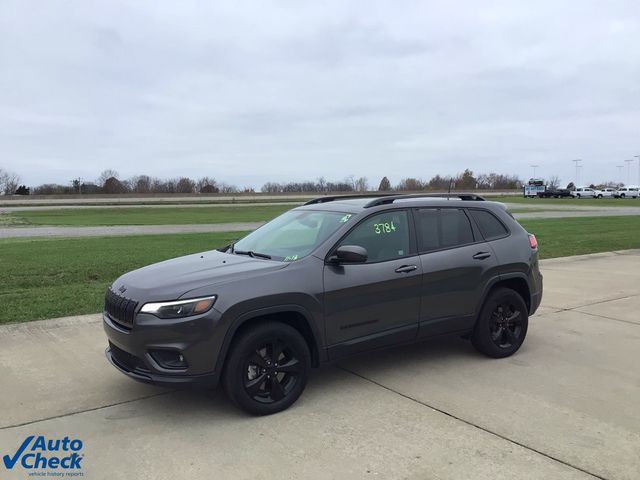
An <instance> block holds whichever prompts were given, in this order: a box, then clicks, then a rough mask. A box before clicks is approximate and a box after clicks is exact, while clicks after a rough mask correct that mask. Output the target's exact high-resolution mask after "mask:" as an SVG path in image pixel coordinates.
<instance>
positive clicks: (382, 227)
mask: <svg viewBox="0 0 640 480" xmlns="http://www.w3.org/2000/svg"><path fill="white" fill-rule="evenodd" d="M373 231H374V232H376V234H377V235H381V234H385V233H392V232H395V231H396V226H395V225H394V224H393V222H384V223H374V224H373Z"/></svg>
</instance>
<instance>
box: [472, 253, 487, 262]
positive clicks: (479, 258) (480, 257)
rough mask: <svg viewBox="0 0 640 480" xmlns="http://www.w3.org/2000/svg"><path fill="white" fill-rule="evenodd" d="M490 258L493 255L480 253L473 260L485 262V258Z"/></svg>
mask: <svg viewBox="0 0 640 480" xmlns="http://www.w3.org/2000/svg"><path fill="white" fill-rule="evenodd" d="M490 256H491V254H490V253H489V252H478V253H476V254H475V255H474V256H473V258H475V259H476V260H484V259H485V258H489V257H490Z"/></svg>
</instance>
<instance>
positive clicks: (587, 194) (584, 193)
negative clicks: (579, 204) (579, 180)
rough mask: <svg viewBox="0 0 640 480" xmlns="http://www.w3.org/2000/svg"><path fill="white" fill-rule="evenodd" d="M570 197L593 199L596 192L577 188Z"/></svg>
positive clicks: (589, 188)
mask: <svg viewBox="0 0 640 480" xmlns="http://www.w3.org/2000/svg"><path fill="white" fill-rule="evenodd" d="M571 195H572V196H573V197H575V198H583V197H585V198H595V197H596V191H595V190H594V189H593V188H591V187H577V188H576V189H575V190H574V191H572V192H571Z"/></svg>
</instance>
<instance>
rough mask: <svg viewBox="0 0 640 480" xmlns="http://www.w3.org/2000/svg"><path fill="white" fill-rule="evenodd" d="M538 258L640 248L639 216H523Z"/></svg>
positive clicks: (524, 224) (523, 221)
mask: <svg viewBox="0 0 640 480" xmlns="http://www.w3.org/2000/svg"><path fill="white" fill-rule="evenodd" d="M520 224H521V225H522V226H523V227H524V228H526V229H527V231H529V232H530V233H534V234H535V235H536V238H537V239H538V244H539V248H540V256H541V258H553V257H567V256H570V255H582V254H586V253H596V252H609V251H612V250H625V249H629V248H640V216H627V217H574V218H541V219H526V220H525V219H523V220H520Z"/></svg>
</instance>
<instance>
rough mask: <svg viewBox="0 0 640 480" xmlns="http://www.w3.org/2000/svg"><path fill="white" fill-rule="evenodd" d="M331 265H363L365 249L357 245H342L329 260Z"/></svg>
mask: <svg viewBox="0 0 640 480" xmlns="http://www.w3.org/2000/svg"><path fill="white" fill-rule="evenodd" d="M329 261H330V262H331V263H364V262H366V261H367V249H366V248H363V247H360V246H358V245H342V246H341V247H338V249H337V250H336V251H335V253H334V254H333V255H332V256H331V257H330V258H329Z"/></svg>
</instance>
